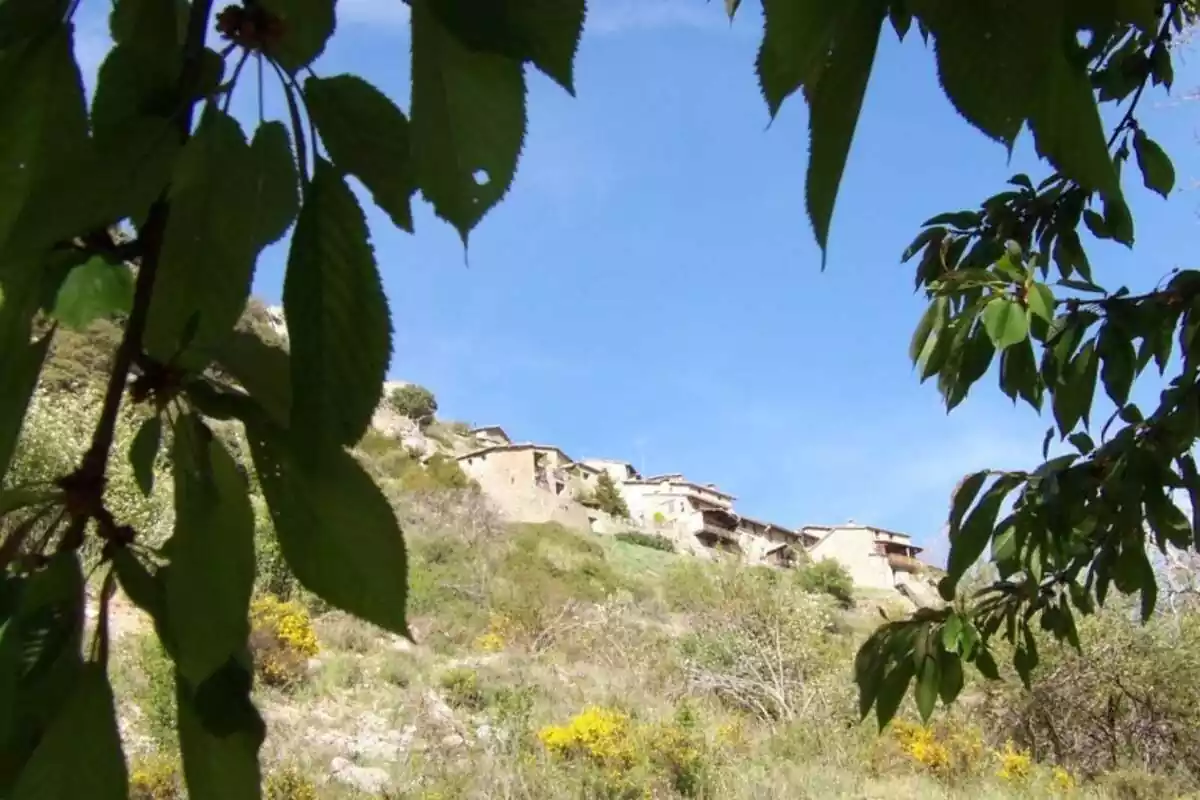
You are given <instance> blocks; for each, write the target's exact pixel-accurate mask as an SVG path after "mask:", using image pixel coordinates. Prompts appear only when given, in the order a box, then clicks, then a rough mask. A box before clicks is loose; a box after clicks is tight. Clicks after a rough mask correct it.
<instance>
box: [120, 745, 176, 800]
mask: <svg viewBox="0 0 1200 800" xmlns="http://www.w3.org/2000/svg"><path fill="white" fill-rule="evenodd" d="M183 798H184V792H183V775H182V774H181V765H180V763H179V761H178V760H177V759H174V758H169V757H167V756H164V755H161V754H158V753H155V754H154V755H152V756H150V757H148V758H146V759H144V760H142V761H138V762H136V763H135V764H134V765H133V767H132V769H130V771H129V800H183Z"/></svg>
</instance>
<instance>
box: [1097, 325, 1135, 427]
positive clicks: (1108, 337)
mask: <svg viewBox="0 0 1200 800" xmlns="http://www.w3.org/2000/svg"><path fill="white" fill-rule="evenodd" d="M1097 341H1098V343H1097V347H1096V354H1097V356H1099V358H1100V360H1101V362H1102V363H1103V366H1102V367H1101V368H1100V379H1101V380H1102V381H1103V382H1104V391H1105V392H1106V393H1107V394H1108V396H1109V397H1110V398H1112V401H1113V403H1114V404H1115V405H1116V406H1117V407H1118V408H1120V407H1121V406H1124V405H1125V404H1126V403H1127V402H1129V390H1130V389H1131V388H1132V386H1133V379H1134V374H1135V370H1136V355H1135V354H1134V350H1133V342H1132V341H1130V339H1129V337H1128V336H1126V335H1125V334H1124V333H1123V332H1122V331H1121V330H1120V329H1118V328H1116V327H1114V326H1113V324H1112V323H1108V324H1105V325H1104V327H1102V328H1101V329H1100V336H1099V338H1098V340H1097Z"/></svg>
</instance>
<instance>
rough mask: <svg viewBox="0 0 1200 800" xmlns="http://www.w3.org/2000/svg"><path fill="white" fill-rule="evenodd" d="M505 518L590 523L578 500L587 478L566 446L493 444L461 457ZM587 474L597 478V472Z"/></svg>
mask: <svg viewBox="0 0 1200 800" xmlns="http://www.w3.org/2000/svg"><path fill="white" fill-rule="evenodd" d="M457 460H458V463H459V466H461V467H462V469H463V472H465V473H467V475H468V476H470V477H471V478H473V479H474V480H475V481H476V482H477V483H478V484H479V488H480V489H482V490H483V492H484V494H486V495H487V496H488V498H489V499H491V501H492V502H493V503H494V504H495V505H496V508H497V510H499V512H500V514H501V515H502V516H504V517H505V518H507V519H509V520H512V521H514V522H558V523H560V524H562V525H565V526H567V527H570V528H579V529H586V528H587V527H588V515H587V510H586V509H585V508H584V506H583V505H581V504H580V503H579V502H578V501H577V500H576V497H577V494H578V492H579V490H580V489H581V488H582V487H584V486H586V485H587V480H588V479H587V478H585V477H583V471H582V470H580V469H578V465H577V464H576V462H575V461H574V460H573V459H572V458H571V457H570V456H568V455H567V454H566V453H564V452H563V451H562V450H560V449H558V448H557V447H554V446H552V445H541V444H532V443H528V444H493V445H488V446H487V447H481V448H479V449H477V450H472V451H470V452H468V453H464V454H462V455H460V456H458V457H457ZM587 474H588V475H591V476H593V477H592V478H591V480H593V481H594V480H595V479H596V478H598V476H599V472H597V471H589V472H588V473H587Z"/></svg>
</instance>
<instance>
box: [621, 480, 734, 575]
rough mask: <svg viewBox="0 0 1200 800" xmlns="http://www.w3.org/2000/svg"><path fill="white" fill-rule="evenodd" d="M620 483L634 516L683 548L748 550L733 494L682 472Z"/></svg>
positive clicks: (687, 550)
mask: <svg viewBox="0 0 1200 800" xmlns="http://www.w3.org/2000/svg"><path fill="white" fill-rule="evenodd" d="M618 486H619V488H620V490H621V495H622V497H624V498H625V503H626V505H628V506H629V514H630V517H631V518H632V519H633V520H634V521H635V522H636V523H637V524H638V525H639V526H640V527H642V528H644V529H646V530H652V531H655V532H657V533H661V534H662V535H663V536H666V537H667V538H669V539H671V540H673V541H674V542H675V544H676V546H677V548H678V549H679V550H680V551H681V552H684V553H691V554H693V555H698V556H712V555H714V553H715V552H726V553H736V554H744V550H743V547H742V537H741V536H740V535H739V531H738V522H739V518H738V515H737V514H736V513H735V512H734V510H733V502H734V500H735V498H734V496H733V495H731V494H728V493H727V492H723V491H721V490H720V489H718V488H717V487H715V486H713V485H711V484H709V485H701V484H698V483H695V482H693V481H689V480H687V479H685V478H684V477H683V476H682V475H680V474H669V475H655V476H652V477H649V478H633V479H630V480H625V481H622V482H621V483H620V484H618Z"/></svg>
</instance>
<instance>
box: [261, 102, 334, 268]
mask: <svg viewBox="0 0 1200 800" xmlns="http://www.w3.org/2000/svg"><path fill="white" fill-rule="evenodd" d="M327 144H328V143H327ZM250 159H251V161H252V163H253V164H254V175H253V182H254V194H255V196H254V199H253V200H252V206H253V208H254V213H255V215H256V217H257V225H256V229H257V232H258V236H259V241H260V243H261V244H262V245H269V244H274V243H275V242H277V241H279V240H280V239H282V238H283V235H284V234H285V233H287V230H288V228H290V227H291V225H292V223H293V222H294V221H295V220H296V212H297V211H299V210H300V194H299V187H300V176H299V175H298V174H297V172H296V160H295V158H293V156H292V142H291V139H289V138H288V129H287V126H286V125H284V124H283V123H282V122H278V121H274V120H273V121H271V122H266V123H263V124H262V125H259V126H258V130H256V131H255V132H254V139H253V141H251V142H250Z"/></svg>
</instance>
